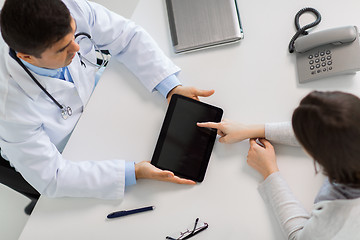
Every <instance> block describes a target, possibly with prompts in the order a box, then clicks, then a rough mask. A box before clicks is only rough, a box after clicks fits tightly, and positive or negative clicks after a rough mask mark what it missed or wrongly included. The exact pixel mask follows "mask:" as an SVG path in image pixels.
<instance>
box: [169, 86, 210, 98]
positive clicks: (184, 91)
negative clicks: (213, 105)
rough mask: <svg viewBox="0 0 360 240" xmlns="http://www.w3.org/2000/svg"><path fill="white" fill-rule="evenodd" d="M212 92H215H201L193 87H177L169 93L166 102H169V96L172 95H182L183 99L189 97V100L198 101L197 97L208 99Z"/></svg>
mask: <svg viewBox="0 0 360 240" xmlns="http://www.w3.org/2000/svg"><path fill="white" fill-rule="evenodd" d="M214 92H215V90H201V89H197V88H195V87H184V86H182V85H179V86H176V87H174V88H173V89H172V90H171V91H170V92H169V94H168V95H167V97H166V99H167V100H168V102H170V100H171V96H172V95H173V94H179V95H183V96H185V97H189V98H192V99H195V100H198V101H199V97H209V96H211V95H213V94H214Z"/></svg>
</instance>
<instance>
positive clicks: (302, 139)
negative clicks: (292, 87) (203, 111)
mask: <svg viewBox="0 0 360 240" xmlns="http://www.w3.org/2000/svg"><path fill="white" fill-rule="evenodd" d="M198 126H200V127H211V128H216V129H217V130H218V134H219V135H220V136H221V137H220V142H223V143H234V142H238V141H242V140H244V139H247V138H250V149H249V152H248V156H247V162H248V164H249V165H250V166H251V167H253V168H254V169H256V170H257V171H258V172H259V173H261V174H262V176H263V177H264V181H263V182H262V183H261V184H260V186H259V192H260V194H261V196H262V197H263V199H264V200H265V201H266V202H268V203H269V204H270V206H271V207H272V209H273V211H274V213H275V215H276V217H277V219H278V220H279V223H281V227H282V229H283V230H284V232H285V234H286V235H287V237H288V239H304V240H305V239H306V240H309V239H316V240H322V239H324V240H329V239H341V240H344V239H360V99H359V98H357V97H356V96H354V95H351V94H347V93H343V92H316V91H315V92H311V93H310V94H309V95H307V96H306V97H305V98H304V99H303V100H302V101H301V102H300V105H299V107H298V108H296V109H295V111H294V113H293V117H292V126H291V123H290V122H289V123H273V124H265V125H243V124H239V123H233V122H229V121H223V122H221V123H198ZM257 138H258V140H259V141H260V142H261V144H262V146H261V145H260V144H258V143H257V142H256V139H257ZM264 138H266V139H268V140H270V141H274V142H277V143H284V144H289V145H299V143H300V145H301V146H302V147H303V148H304V149H305V151H306V152H307V153H308V154H309V155H310V156H311V157H312V158H313V159H314V161H315V162H316V163H318V164H319V165H321V167H322V171H323V173H324V174H325V175H326V176H327V177H328V178H327V180H326V181H325V183H324V185H323V186H322V187H321V189H320V191H319V193H318V195H317V197H316V199H315V205H314V208H313V210H312V212H311V214H309V213H308V212H307V211H306V210H305V209H304V208H303V207H302V206H301V205H300V203H299V202H298V201H297V200H296V198H295V197H294V195H293V194H292V193H291V191H290V189H289V187H288V186H287V184H286V182H285V181H284V180H283V178H282V177H281V175H280V172H279V169H278V167H277V163H276V157H275V151H274V148H273V146H272V145H271V144H270V142H269V141H268V140H266V139H264Z"/></svg>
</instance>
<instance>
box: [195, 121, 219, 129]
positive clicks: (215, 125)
mask: <svg viewBox="0 0 360 240" xmlns="http://www.w3.org/2000/svg"><path fill="white" fill-rule="evenodd" d="M197 125H198V126H199V127H207V128H215V129H219V123H215V122H204V123H197Z"/></svg>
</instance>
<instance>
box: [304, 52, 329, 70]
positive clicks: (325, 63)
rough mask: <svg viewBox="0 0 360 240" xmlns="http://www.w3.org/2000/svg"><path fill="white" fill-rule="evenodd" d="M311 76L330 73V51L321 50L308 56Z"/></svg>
mask: <svg viewBox="0 0 360 240" xmlns="http://www.w3.org/2000/svg"><path fill="white" fill-rule="evenodd" d="M308 59H310V61H309V65H310V70H311V74H318V73H321V72H327V71H331V70H332V69H333V68H332V66H331V65H332V57H331V51H330V50H323V51H319V52H316V53H313V54H310V55H309V56H308Z"/></svg>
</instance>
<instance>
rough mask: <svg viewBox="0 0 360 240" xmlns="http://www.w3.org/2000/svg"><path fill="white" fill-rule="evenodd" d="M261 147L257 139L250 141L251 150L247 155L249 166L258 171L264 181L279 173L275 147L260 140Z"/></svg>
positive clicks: (264, 140)
mask: <svg viewBox="0 0 360 240" xmlns="http://www.w3.org/2000/svg"><path fill="white" fill-rule="evenodd" d="M259 141H260V143H261V144H262V145H263V146H261V145H260V144H258V143H257V142H256V139H254V138H252V139H250V149H249V152H248V155H247V163H248V164H249V166H251V167H252V168H254V169H255V170H256V171H258V172H259V173H260V174H261V175H262V176H263V177H264V179H266V178H267V177H268V176H269V175H270V174H272V173H274V172H278V171H279V168H278V166H277V163H276V156H275V150H274V147H273V146H272V145H271V143H270V142H269V141H267V140H266V139H263V138H260V139H259Z"/></svg>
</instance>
